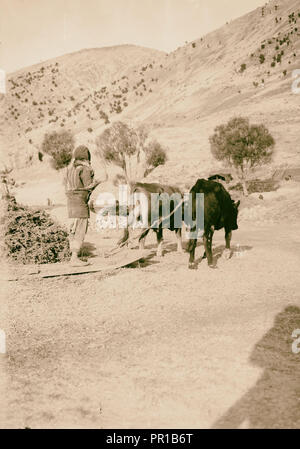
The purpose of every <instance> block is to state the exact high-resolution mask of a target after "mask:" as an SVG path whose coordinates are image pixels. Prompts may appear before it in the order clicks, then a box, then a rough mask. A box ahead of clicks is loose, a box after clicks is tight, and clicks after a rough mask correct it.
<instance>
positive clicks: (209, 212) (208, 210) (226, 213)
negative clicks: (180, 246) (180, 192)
mask: <svg viewBox="0 0 300 449" xmlns="http://www.w3.org/2000/svg"><path fill="white" fill-rule="evenodd" d="M190 193H191V194H192V219H193V221H194V220H196V194H197V193H203V194H204V230H203V243H204V248H205V253H204V256H203V257H205V256H206V257H207V262H208V265H209V266H213V257H212V238H213V234H214V231H218V230H219V229H222V228H224V229H225V241H226V250H225V257H226V258H229V257H230V241H231V236H232V231H234V230H236V229H238V225H237V216H238V208H239V205H240V201H238V202H237V203H235V202H234V201H233V200H232V199H231V197H230V195H229V193H228V192H227V190H226V189H225V188H224V187H223V185H222V184H220V183H219V182H214V181H207V180H206V179H198V181H197V182H196V184H195V185H194V186H193V187H192V189H191V191H190ZM191 231H192V232H196V233H197V229H196V225H195V226H194V228H193V227H192V228H191ZM195 236H196V235H195ZM196 246H197V238H191V239H189V241H188V246H187V250H188V252H189V253H190V257H189V268H191V269H194V268H196V264H195V249H196Z"/></svg>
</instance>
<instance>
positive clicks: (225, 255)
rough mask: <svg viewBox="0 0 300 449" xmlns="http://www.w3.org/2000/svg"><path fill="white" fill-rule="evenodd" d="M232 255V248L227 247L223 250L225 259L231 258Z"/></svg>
mask: <svg viewBox="0 0 300 449" xmlns="http://www.w3.org/2000/svg"><path fill="white" fill-rule="evenodd" d="M230 256H231V251H230V249H225V251H224V252H223V258H224V259H225V260H229V259H230Z"/></svg>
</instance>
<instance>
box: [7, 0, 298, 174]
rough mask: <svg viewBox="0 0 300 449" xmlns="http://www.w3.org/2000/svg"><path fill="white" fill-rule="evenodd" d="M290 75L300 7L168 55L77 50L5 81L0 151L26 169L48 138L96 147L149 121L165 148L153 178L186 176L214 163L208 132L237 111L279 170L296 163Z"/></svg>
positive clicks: (279, 6) (284, 6)
mask: <svg viewBox="0 0 300 449" xmlns="http://www.w3.org/2000/svg"><path fill="white" fill-rule="evenodd" d="M199 35H201V30H199ZM295 69H300V4H299V0H277V1H276V0H272V1H270V2H269V3H267V4H266V5H265V6H263V7H261V8H257V9H256V10H255V11H253V12H251V13H249V14H247V15H245V16H243V17H241V18H239V19H237V20H234V21H232V22H230V23H227V24H225V25H224V26H223V27H222V28H220V29H218V30H216V31H214V32H212V33H210V34H208V35H206V36H203V37H200V38H199V39H198V40H196V41H194V42H190V43H188V44H187V45H185V46H183V47H181V48H178V49H177V50H176V51H174V52H172V53H170V54H164V53H161V52H158V51H155V50H149V49H144V48H140V47H135V46H120V47H112V48H104V49H92V50H83V51H81V52H78V53H75V54H71V55H65V56H62V57H61V58H57V59H55V60H52V61H48V62H45V63H43V64H39V65H37V66H34V67H31V68H27V69H24V70H21V71H19V72H17V73H14V74H12V75H11V76H10V77H9V79H8V94H7V95H6V97H5V99H4V100H2V103H3V102H4V108H5V115H4V117H3V118H2V125H3V124H4V128H3V129H5V134H6V136H5V138H6V148H7V149H8V152H10V154H11V155H12V159H13V160H14V163H19V164H24V161H25V162H29V161H30V159H33V158H34V157H35V155H36V153H37V151H38V149H39V147H40V144H41V141H42V138H43V136H44V134H45V132H46V131H50V130H53V129H56V130H58V129H63V128H67V129H72V130H73V131H74V133H75V135H76V136H77V140H78V141H80V140H81V139H82V140H83V141H89V142H93V140H94V138H95V137H96V136H97V135H99V133H100V132H101V131H102V129H103V128H104V127H105V126H107V125H109V123H111V122H112V121H113V120H116V119H122V120H131V121H145V122H146V123H148V124H149V125H150V127H151V129H152V134H153V135H154V136H156V137H158V138H159V139H160V140H161V141H162V143H164V144H165V145H167V146H168V147H169V162H168V164H167V166H166V167H160V168H158V169H157V170H155V172H154V175H156V177H158V178H160V179H165V180H166V181H167V180H168V177H169V175H170V173H172V177H173V178H174V177H175V178H178V177H180V176H181V177H182V176H183V175H184V176H186V177H188V178H189V177H192V176H194V175H195V176H196V175H198V174H199V173H200V172H201V170H202V169H204V168H205V170H207V169H208V167H209V166H211V165H212V160H211V156H210V152H209V143H208V137H209V135H210V134H211V133H212V132H213V129H214V127H215V126H216V125H217V124H220V123H222V122H224V121H226V120H227V119H229V118H230V117H231V116H232V115H237V114H243V115H247V116H249V117H250V119H251V121H256V122H257V121H259V122H263V123H265V124H266V125H267V126H268V127H269V128H270V130H271V132H272V134H273V135H274V137H275V139H276V142H277V145H276V149H277V155H276V160H275V163H276V164H277V165H280V164H289V165H292V164H295V163H299V162H300V147H299V109H300V95H297V94H295V93H293V92H292V82H293V80H292V73H293V71H294V70H295ZM18 161H19V162H18Z"/></svg>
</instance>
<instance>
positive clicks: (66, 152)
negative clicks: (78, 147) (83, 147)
mask: <svg viewBox="0 0 300 449" xmlns="http://www.w3.org/2000/svg"><path fill="white" fill-rule="evenodd" d="M61 126H63V123H61ZM74 144H75V142H74V137H73V134H72V133H71V132H70V131H60V132H56V131H54V132H52V133H49V134H46V135H45V137H44V140H43V143H42V150H43V153H46V154H49V155H50V156H51V157H52V165H53V167H54V168H55V169H56V170H60V169H61V168H63V167H66V166H67V165H68V164H69V163H70V161H71V159H72V152H73V150H74Z"/></svg>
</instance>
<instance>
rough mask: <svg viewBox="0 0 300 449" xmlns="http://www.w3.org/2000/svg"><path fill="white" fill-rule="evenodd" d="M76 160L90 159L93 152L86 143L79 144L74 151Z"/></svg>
mask: <svg viewBox="0 0 300 449" xmlns="http://www.w3.org/2000/svg"><path fill="white" fill-rule="evenodd" d="M73 157H74V159H75V161H90V160H91V153H90V150H89V149H88V148H87V147H86V146H85V145H79V147H77V148H76V149H75V151H74V155H73Z"/></svg>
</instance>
